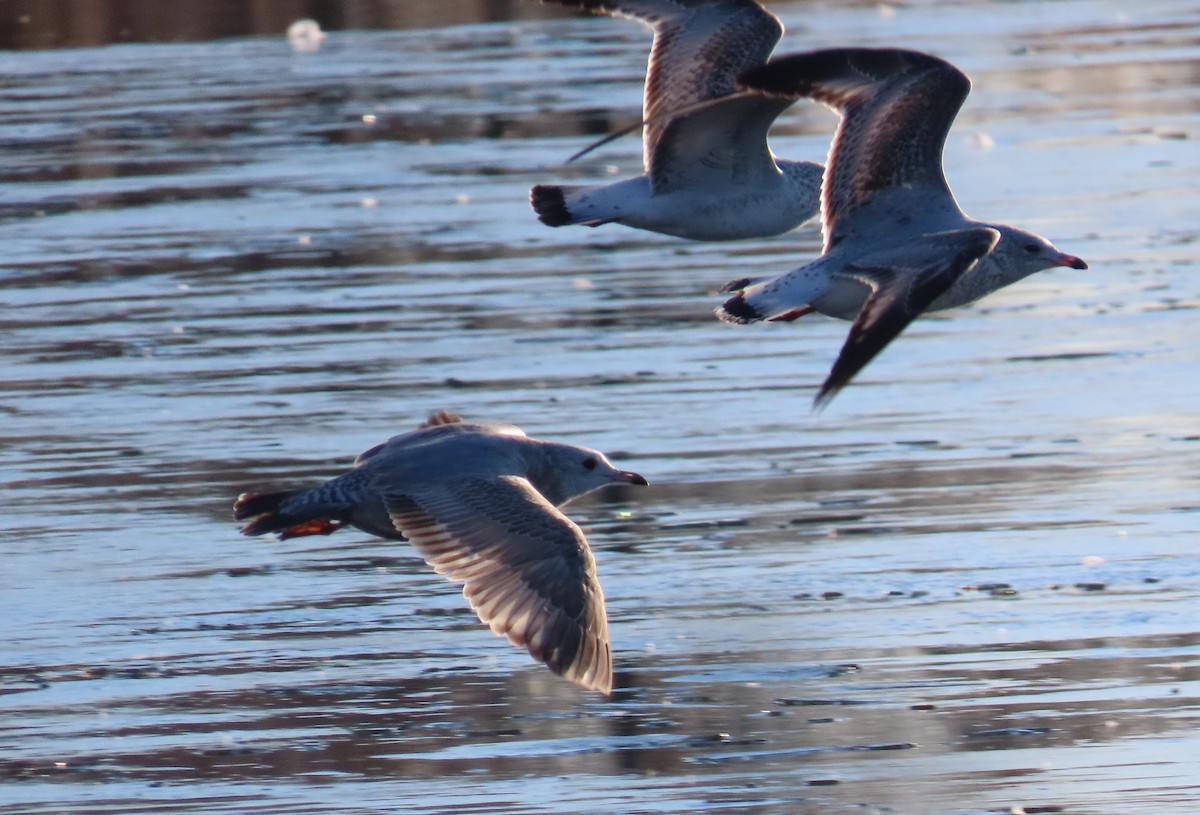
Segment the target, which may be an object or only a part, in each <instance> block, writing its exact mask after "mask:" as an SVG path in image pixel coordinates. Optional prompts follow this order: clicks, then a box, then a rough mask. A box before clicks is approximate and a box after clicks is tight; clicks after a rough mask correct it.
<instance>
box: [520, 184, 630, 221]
mask: <svg viewBox="0 0 1200 815" xmlns="http://www.w3.org/2000/svg"><path fill="white" fill-rule="evenodd" d="M595 189H596V188H594V187H571V186H564V187H560V186H557V185H554V184H535V185H534V187H533V189H531V190H530V191H529V203H530V204H531V205H532V206H533V211H534V212H536V213H537V216H538V220H539V221H541V222H542V223H544V224H545V225H546V226H570V225H572V224H582V225H583V226H600V225H601V224H607V223H612V221H613V220H614V219H613V218H611V217H608V216H606V215H604V214H601V212H600V211H599V209H598V204H599V203H600V202H598V201H595V200H593V198H594V196H593V195H592V194H591V193H592V192H593V191H594V190H595Z"/></svg>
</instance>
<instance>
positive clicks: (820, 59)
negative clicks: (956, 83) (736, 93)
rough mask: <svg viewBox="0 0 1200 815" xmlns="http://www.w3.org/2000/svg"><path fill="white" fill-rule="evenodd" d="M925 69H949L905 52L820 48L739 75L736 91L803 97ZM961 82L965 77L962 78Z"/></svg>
mask: <svg viewBox="0 0 1200 815" xmlns="http://www.w3.org/2000/svg"><path fill="white" fill-rule="evenodd" d="M927 69H939V70H945V69H949V70H951V71H954V72H955V73H959V74H961V71H959V70H958V69H957V68H955V67H954V66H953V65H951V64H950V63H948V62H946V61H945V60H943V59H941V58H939V57H935V56H933V55H932V54H926V53H924V52H922V51H910V50H908V49H905V48H824V49H820V50H817V51H806V52H803V53H799V54H787V55H785V56H781V57H776V58H775V59H772V60H770V61H768V62H766V63H764V64H763V65H757V66H755V67H753V68H751V69H750V70H748V71H745V72H744V73H742V74H740V75H739V76H738V78H737V87H738V88H739V89H740V90H752V91H756V92H758V93H766V94H776V95H780V96H806V95H808V94H809V93H811V92H812V91H813V89H814V88H815V87H816V86H817V85H820V84H822V83H826V82H831V81H836V80H839V79H843V78H845V77H846V76H848V75H851V74H866V75H867V76H870V77H874V78H876V79H884V78H886V77H890V76H896V75H899V74H904V73H909V72H912V71H921V70H927ZM963 78H964V79H965V78H966V77H965V75H964V76H963Z"/></svg>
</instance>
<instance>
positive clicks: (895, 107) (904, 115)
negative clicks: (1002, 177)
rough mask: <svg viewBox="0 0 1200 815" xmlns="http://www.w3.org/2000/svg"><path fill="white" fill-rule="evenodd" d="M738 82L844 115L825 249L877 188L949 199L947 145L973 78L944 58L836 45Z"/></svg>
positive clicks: (830, 174)
mask: <svg viewBox="0 0 1200 815" xmlns="http://www.w3.org/2000/svg"><path fill="white" fill-rule="evenodd" d="M738 86H739V87H740V88H742V89H748V90H753V91H756V92H759V93H763V94H767V95H779V96H784V97H787V98H800V97H805V96H807V97H810V98H812V99H815V100H817V101H819V102H823V103H825V104H827V105H829V106H830V107H832V108H833V109H835V110H837V111H838V112H839V113H840V114H841V117H842V120H841V123H840V125H839V127H838V131H837V134H836V135H835V136H834V139H833V143H832V145H831V147H830V151H829V160H828V162H827V163H826V170H825V182H824V187H823V190H822V201H821V206H822V220H823V223H824V227H825V251H829V249H831V248H832V247H833V246H835V245H836V244H837V243H838V242H839V240H840V239H841V238H842V237H843V235H844V229H843V225H844V223H845V222H846V221H847V220H848V219H849V218H850V216H852V215H853V213H854V212H855V211H856V210H858V209H860V208H861V207H863V206H865V205H866V204H867V203H868V202H869V201H870V200H871V199H872V197H873V196H874V195H875V194H876V193H877V192H878V191H879V190H883V189H887V188H890V187H906V188H913V187H922V188H924V190H925V192H924V195H925V197H926V198H927V199H930V198H932V196H935V195H940V196H942V197H943V199H950V201H951V202H952V200H953V198H952V196H951V193H950V188H949V186H948V185H947V184H946V177H945V174H944V173H943V171H942V148H943V146H944V145H945V142H946V136H947V134H948V133H949V132H950V126H951V124H953V122H954V117H955V116H956V115H957V114H958V110H959V108H960V107H962V104H963V102H964V101H965V100H966V98H967V94H968V93H969V92H970V89H971V82H970V80H969V79H968V78H967V76H966V75H965V74H964V73H962V72H961V71H959V70H958V69H957V68H955V67H954V66H953V65H951V64H950V63H948V62H946V61H945V60H942V59H939V58H937V57H934V56H931V55H929V54H923V53H920V52H918V51H906V50H903V49H896V48H879V49H872V48H833V49H828V50H823V51H812V52H809V53H804V54H792V55H788V56H783V57H778V58H776V59H774V60H771V62H769V63H767V64H766V65H763V66H761V67H758V68H753V69H751V70H750V71H747V72H746V73H745V74H743V75H742V76H740V77H739V78H738Z"/></svg>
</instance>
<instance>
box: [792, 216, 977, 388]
mask: <svg viewBox="0 0 1200 815" xmlns="http://www.w3.org/2000/svg"><path fill="white" fill-rule="evenodd" d="M999 239H1000V233H999V232H997V231H996V230H994V229H990V228H987V227H979V228H975V229H961V230H956V231H953V232H936V233H933V234H929V235H922V236H921V237H920V238H919V239H916V240H914V241H911V242H910V243H908V244H905V245H904V246H901V247H898V248H895V247H894V248H892V249H889V250H888V251H887V252H886V253H880V255H879V256H877V257H876V256H871V255H868V256H867V257H865V258H863V259H862V260H861V261H859V262H857V263H855V264H853V265H851V266H848V267H847V268H846V269H845V270H843V271H842V272H839V273H838V275H837V276H842V277H850V278H853V279H854V280H856V281H858V282H860V283H862V284H863V285H865V286H868V287H870V289H871V294H870V296H869V297H868V298H867V301H866V303H864V304H863V307H862V309H861V310H860V311H859V312H858V316H857V317H856V318H855V319H854V324H853V325H852V326H851V327H850V334H849V336H847V337H846V342H845V344H844V345H843V346H842V350H841V353H839V354H838V358H837V361H836V362H834V364H833V369H832V370H831V371H830V372H829V376H828V377H827V378H826V379H825V383H824V384H823V385H821V390H820V391H818V393H817V398H816V400H815V402H814V405H815V406H816V407H818V408H819V407H823V406H824V405H825V404H826V403H828V402H829V400H830V399H832V398H833V397H834V396H836V395H837V392H838V391H839V390H841V389H842V388H843V387H845V385H846V384H848V383H849V382H850V380H851V379H853V378H854V376H855V374H857V373H858V372H859V371H861V370H862V369H863V368H864V367H866V365H867V363H868V362H870V361H871V360H872V359H874V358H875V355H876V354H878V353H879V352H880V351H882V350H883V349H884V348H885V347H886V346H887V344H888V343H889V342H891V341H892V340H893V339H895V338H896V336H897V335H898V334H899V333H900V332H901V331H903V330H904V329H905V328H906V327H907V326H908V324H909V323H911V322H912V321H913V320H914V319H916V318H917V316H918V315H920V314H921V313H922V312H923V311H925V310H926V309H928V308H929V306H930V304H931V303H933V301H934V300H936V299H937V298H938V297H939V296H941V295H942V294H943V293H944V292H945V291H946V290H947V289H949V288H950V287H951V286H952V285H954V282H955V281H956V280H958V279H959V278H960V277H961V276H962V275H963V274H964V273H965V272H966V271H967V270H968V269H970V268H971V267H972V266H974V265H975V263H976V262H977V261H978V260H979V259H980V258H981V257H983V256H984V255H986V254H987V253H988V252H990V251H992V248H993V247H994V246H995V245H996V241H998V240H999ZM876 259H878V261H879V262H875V261H876Z"/></svg>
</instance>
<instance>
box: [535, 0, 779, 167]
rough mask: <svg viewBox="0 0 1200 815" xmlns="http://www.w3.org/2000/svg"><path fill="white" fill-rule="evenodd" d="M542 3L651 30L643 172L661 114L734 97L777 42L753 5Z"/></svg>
mask: <svg viewBox="0 0 1200 815" xmlns="http://www.w3.org/2000/svg"><path fill="white" fill-rule="evenodd" d="M549 1H550V2H554V3H556V4H557V5H561V6H568V7H570V8H578V9H583V10H586V11H590V12H592V13H595V14H608V15H611V16H616V17H629V18H632V19H635V20H640V21H642V22H643V23H645V24H646V25H648V26H650V28H651V29H653V31H654V44H653V45H652V46H651V48H650V62H649V67H648V68H647V71H646V90H645V94H644V96H643V99H642V120H643V121H644V122H646V125H645V130H644V132H643V135H642V152H643V159H644V162H645V165H646V169H647V170H648V171H653V162H654V156H655V154H656V152H657V151H658V148H659V143H660V141H661V139H662V137H663V133H664V130H665V129H666V128H667V126H668V124H669V116H668V114H670V113H671V112H672V111H676V110H680V109H682V108H685V107H689V106H691V105H694V104H696V103H697V102H703V101H706V100H708V99H715V98H716V97H718V96H725V95H727V94H730V93H733V91H734V89H735V88H734V83H735V80H736V78H737V76H738V75H739V74H741V73H742V72H744V71H746V70H748V69H749V68H751V67H753V66H755V65H760V64H762V63H763V62H766V60H767V57H769V56H770V55H771V51H772V50H774V48H775V44H776V43H777V42H779V38H780V37H781V36H783V25H782V24H781V23H780V22H779V19H778V18H777V17H776V16H775V15H774V14H771V13H770V12H769V11H767V10H766V9H764V8H763V7H762V6H761V5H759V4H758V3H757V2H755V0H549ZM771 118H772V119H774V116H772V117H771ZM768 125H769V122H768Z"/></svg>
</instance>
